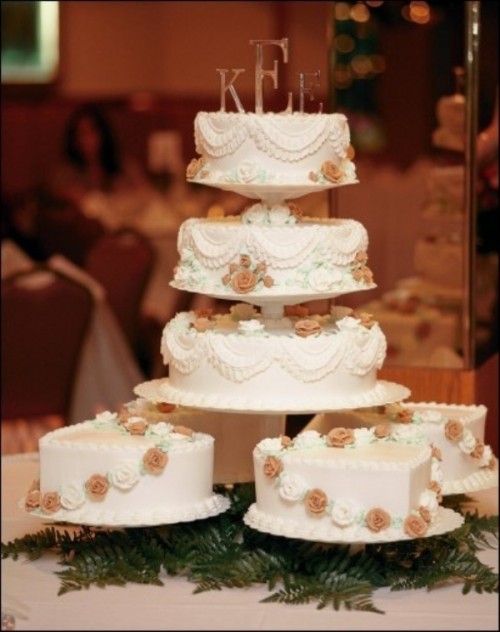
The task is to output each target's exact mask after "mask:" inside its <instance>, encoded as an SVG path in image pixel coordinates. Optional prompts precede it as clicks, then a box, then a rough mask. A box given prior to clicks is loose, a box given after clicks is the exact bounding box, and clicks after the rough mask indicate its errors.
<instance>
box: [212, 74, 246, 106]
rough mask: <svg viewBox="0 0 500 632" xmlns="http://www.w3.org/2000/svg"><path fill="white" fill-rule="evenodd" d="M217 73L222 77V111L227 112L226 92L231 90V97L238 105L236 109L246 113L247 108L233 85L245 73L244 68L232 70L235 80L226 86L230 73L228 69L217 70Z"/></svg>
mask: <svg viewBox="0 0 500 632" xmlns="http://www.w3.org/2000/svg"><path fill="white" fill-rule="evenodd" d="M216 70H217V72H218V73H219V75H220V111H221V112H225V111H226V91H227V90H229V92H230V93H231V96H232V97H233V99H234V102H235V103H236V107H237V109H238V112H240V113H241V112H244V111H245V108H244V107H243V106H242V104H241V101H240V98H239V96H238V93H237V92H236V88H235V87H234V86H233V83H234V82H235V81H236V78H237V77H239V76H240V75H241V73H242V72H245V69H244V68H231V70H232V72H233V73H234V74H233V78H232V79H231V81H230V82H229V83H228V84H227V85H226V73H227V72H228V70H227V68H217V69H216Z"/></svg>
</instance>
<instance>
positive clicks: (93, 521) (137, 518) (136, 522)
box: [19, 494, 230, 528]
mask: <svg viewBox="0 0 500 632" xmlns="http://www.w3.org/2000/svg"><path fill="white" fill-rule="evenodd" d="M229 505H230V501H229V499H228V498H226V497H225V496H222V495H220V494H212V496H210V497H209V498H207V499H206V500H204V501H201V502H198V503H193V504H192V505H189V506H186V507H180V508H177V509H169V508H167V507H161V506H159V507H158V508H157V509H155V510H154V511H150V512H147V511H143V510H141V511H138V512H134V510H133V509H131V510H130V511H127V512H125V511H106V509H103V508H101V507H91V508H90V509H88V508H86V509H74V510H72V511H68V510H65V509H61V510H59V511H56V512H55V513H53V514H47V513H42V512H41V511H40V510H37V511H29V512H27V513H28V514H29V515H30V516H33V517H35V518H41V519H43V520H49V521H51V522H68V523H71V524H78V525H87V526H90V527H116V528H122V527H123V528H126V527H129V528H132V527H154V526H158V525H162V524H177V523H179V522H192V521H194V520H202V519H205V518H211V517H212V516H217V515H219V514H220V513H223V512H224V511H227V509H229ZM19 508H20V509H23V510H24V509H25V508H24V498H21V500H20V501H19Z"/></svg>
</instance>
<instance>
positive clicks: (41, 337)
mask: <svg viewBox="0 0 500 632" xmlns="http://www.w3.org/2000/svg"><path fill="white" fill-rule="evenodd" d="M93 309H94V299H93V297H92V294H91V293H90V292H89V290H88V289H87V288H86V287H85V286H84V285H81V284H79V283H77V282H76V281H74V280H73V279H70V278H69V277H67V276H65V275H63V274H61V273H60V272H56V271H53V270H49V269H48V268H47V267H45V266H37V267H35V268H33V269H31V270H28V271H22V272H19V273H17V274H13V275H12V276H10V277H7V278H5V279H3V280H2V315H1V318H2V331H1V342H2V348H1V362H2V405H1V410H2V420H4V419H14V418H18V417H25V418H29V417H38V416H42V415H60V416H62V417H63V418H64V419H65V420H67V418H68V413H69V408H70V405H71V397H72V391H73V385H74V382H75V377H76V372H77V368H78V360H79V357H80V353H81V349H82V346H83V343H84V340H85V336H86V334H87V332H88V328H89V325H90V321H91V317H92V314H93Z"/></svg>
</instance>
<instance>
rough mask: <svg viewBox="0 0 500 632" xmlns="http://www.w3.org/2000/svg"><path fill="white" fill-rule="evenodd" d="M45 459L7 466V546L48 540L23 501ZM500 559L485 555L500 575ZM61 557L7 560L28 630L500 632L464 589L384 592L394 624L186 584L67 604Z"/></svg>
mask: <svg viewBox="0 0 500 632" xmlns="http://www.w3.org/2000/svg"><path fill="white" fill-rule="evenodd" d="M36 458H37V456H36V455H33V454H31V455H30V454H27V455H14V456H10V457H3V458H2V541H3V542H8V541H11V540H12V539H14V538H16V537H22V536H23V535H25V534H26V533H34V532H36V531H39V530H40V529H41V528H42V526H43V524H44V523H43V522H42V521H41V520H40V519H39V518H35V517H32V516H29V515H26V514H24V512H23V511H22V510H21V509H19V507H18V506H17V502H18V499H19V498H20V497H21V496H22V495H23V494H24V493H25V491H26V489H27V487H28V486H29V484H30V483H31V481H32V480H33V478H34V477H35V476H36V474H37V469H38V464H37V460H36ZM497 491H498V490H497V489H494V490H488V491H483V492H478V493H477V494H476V495H475V496H476V499H477V500H478V502H479V506H480V508H481V511H484V512H485V513H498V499H497ZM497 556H498V552H497V550H487V551H484V552H481V553H480V557H481V559H482V561H483V562H485V563H487V564H489V565H491V566H493V567H495V568H498V564H497V561H498V557H497ZM60 569H61V567H60V566H58V565H57V563H56V560H55V558H50V557H48V556H47V557H43V558H41V559H40V560H36V561H34V562H28V561H24V560H17V561H13V560H10V559H9V560H3V561H2V610H4V611H5V610H6V609H7V610H8V609H9V608H10V610H11V611H16V612H17V613H18V614H19V615H20V616H18V617H17V627H16V629H18V630H469V631H470V630H498V625H499V621H498V595H489V594H482V595H479V594H476V593H471V594H468V595H462V593H461V586H445V587H443V588H440V589H437V590H433V591H431V592H427V591H426V590H414V591H403V592H393V593H391V592H390V591H389V590H388V589H381V590H378V591H377V592H376V595H375V599H374V602H375V605H376V606H377V607H379V608H380V609H382V610H384V611H385V612H386V614H385V615H379V614H371V613H364V612H348V611H345V610H341V611H334V610H330V609H325V610H317V608H316V606H315V604H309V605H299V606H296V605H293V606H292V605H291V606H288V605H282V604H272V603H268V604H265V603H260V601H261V600H262V599H263V598H265V597H266V596H268V594H269V593H268V592H267V589H266V588H265V587H263V586H261V585H257V586H253V587H251V588H247V589H232V590H231V589H226V590H222V591H214V592H206V593H201V594H198V595H193V590H194V585H193V584H190V583H188V582H187V581H186V580H184V579H183V578H178V577H173V578H172V577H166V576H165V577H164V578H163V580H164V586H163V587H159V586H144V585H135V584H128V585H127V586H126V587H114V586H107V587H106V588H104V589H98V588H90V589H89V590H82V591H80V592H74V593H69V594H66V595H63V596H61V597H58V596H57V591H58V589H59V585H60V584H59V579H58V577H56V576H55V574H54V572H55V571H57V570H60Z"/></svg>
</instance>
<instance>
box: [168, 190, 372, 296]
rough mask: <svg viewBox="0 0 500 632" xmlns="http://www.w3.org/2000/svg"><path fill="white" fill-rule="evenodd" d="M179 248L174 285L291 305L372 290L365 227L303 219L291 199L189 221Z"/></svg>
mask: <svg viewBox="0 0 500 632" xmlns="http://www.w3.org/2000/svg"><path fill="white" fill-rule="evenodd" d="M177 248H178V252H179V256H180V259H179V262H178V264H177V266H176V268H175V271H174V279H173V281H172V283H171V285H172V286H173V287H175V288H177V289H179V290H185V291H189V292H196V293H199V294H207V295H210V296H214V297H217V298H223V299H228V300H244V301H247V302H249V303H252V304H254V305H265V304H266V303H268V302H273V301H274V302H276V301H278V302H279V301H281V302H283V303H288V304H296V303H300V302H303V301H310V300H315V299H319V298H334V297H335V296H340V295H342V294H347V293H350V292H359V291H361V290H368V289H372V288H374V287H376V285H375V284H374V282H373V274H372V272H371V270H370V269H369V268H368V266H367V261H368V254H367V251H368V233H367V231H366V229H365V228H364V226H363V225H362V224H361V223H359V222H358V221H356V220H353V219H336V218H312V217H303V215H302V212H301V211H300V209H299V207H298V206H297V205H296V204H294V203H291V202H289V203H284V204H276V205H273V206H268V205H266V204H264V203H256V204H252V205H251V206H249V207H248V208H247V209H246V210H245V211H244V212H243V213H241V215H235V216H228V217H207V218H201V219H200V218H191V219H188V220H186V221H185V222H184V223H183V224H182V226H181V228H180V231H179V235H178V240H177ZM283 299H286V300H283Z"/></svg>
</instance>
